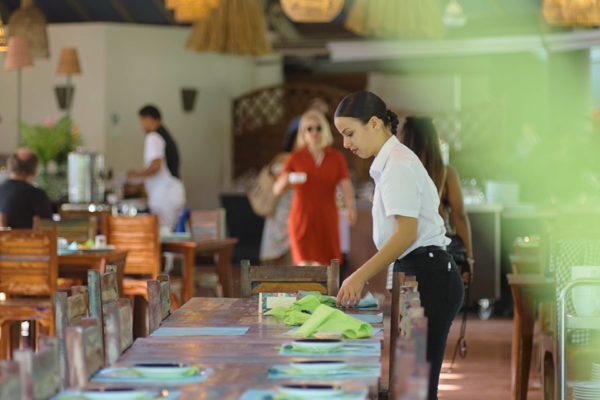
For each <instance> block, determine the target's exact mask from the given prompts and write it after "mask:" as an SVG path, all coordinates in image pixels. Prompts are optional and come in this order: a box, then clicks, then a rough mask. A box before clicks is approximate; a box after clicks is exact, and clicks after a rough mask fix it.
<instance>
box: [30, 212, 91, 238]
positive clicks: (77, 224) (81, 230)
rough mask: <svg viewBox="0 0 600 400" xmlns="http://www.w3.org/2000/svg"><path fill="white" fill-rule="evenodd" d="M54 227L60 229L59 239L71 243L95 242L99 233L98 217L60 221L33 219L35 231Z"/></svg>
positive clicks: (36, 217)
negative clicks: (61, 238)
mask: <svg viewBox="0 0 600 400" xmlns="http://www.w3.org/2000/svg"><path fill="white" fill-rule="evenodd" d="M53 226H56V227H57V229H58V237H63V238H65V239H67V241H68V242H69V243H71V242H77V243H84V242H86V241H88V240H94V239H95V237H96V233H97V232H98V221H97V219H96V217H88V218H71V219H68V218H65V219H61V220H60V221H54V220H52V219H40V217H38V216H35V217H33V229H50V228H51V227H53Z"/></svg>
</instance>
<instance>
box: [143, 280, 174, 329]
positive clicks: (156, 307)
mask: <svg viewBox="0 0 600 400" xmlns="http://www.w3.org/2000/svg"><path fill="white" fill-rule="evenodd" d="M147 285H148V321H149V329H148V331H149V332H148V333H149V334H152V332H154V331H155V330H157V329H158V327H159V326H160V324H161V323H162V322H163V321H164V320H165V319H166V318H167V317H168V316H169V314H170V313H171V290H170V287H169V275H165V274H161V275H158V277H157V279H156V280H149V281H148V282H147Z"/></svg>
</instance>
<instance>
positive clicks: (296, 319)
mask: <svg viewBox="0 0 600 400" xmlns="http://www.w3.org/2000/svg"><path fill="white" fill-rule="evenodd" d="M320 305H321V303H320V302H319V300H318V299H317V298H316V297H315V296H312V295H310V296H306V297H303V298H301V299H300V300H298V301H295V302H294V304H292V305H291V306H290V307H289V308H286V307H275V308H273V309H272V310H270V311H267V312H266V313H265V315H273V316H275V317H277V318H285V320H284V321H283V322H284V323H285V324H286V325H294V326H296V325H302V324H303V323H305V322H306V321H307V320H308V319H309V318H310V314H306V313H303V312H302V311H310V312H311V313H313V312H314V311H315V310H316V309H317V307H319V306H320Z"/></svg>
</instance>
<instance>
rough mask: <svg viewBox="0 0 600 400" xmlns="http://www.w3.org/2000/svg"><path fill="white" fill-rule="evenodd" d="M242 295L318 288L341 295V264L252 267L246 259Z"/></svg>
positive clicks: (243, 269)
mask: <svg viewBox="0 0 600 400" xmlns="http://www.w3.org/2000/svg"><path fill="white" fill-rule="evenodd" d="M241 286H242V298H250V297H253V296H258V294H259V293H261V292H274V293H296V292H298V291H299V290H305V291H315V292H319V293H321V294H326V295H329V296H337V293H338V291H339V289H340V263H339V261H338V260H332V261H331V264H330V265H326V266H311V267H308V266H269V265H260V266H250V261H247V260H244V261H242V282H241Z"/></svg>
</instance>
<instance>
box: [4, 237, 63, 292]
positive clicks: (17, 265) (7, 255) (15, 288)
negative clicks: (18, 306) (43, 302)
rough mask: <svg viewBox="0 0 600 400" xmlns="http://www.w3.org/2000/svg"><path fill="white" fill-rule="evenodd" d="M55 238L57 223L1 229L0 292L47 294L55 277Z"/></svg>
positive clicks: (54, 288) (56, 262) (53, 285)
mask: <svg viewBox="0 0 600 400" xmlns="http://www.w3.org/2000/svg"><path fill="white" fill-rule="evenodd" d="M56 240H57V236H56V227H52V229H50V230H47V231H46V230H31V229H8V230H0V292H3V293H5V294H6V296H7V297H11V296H39V297H41V296H48V298H50V296H51V295H52V293H54V292H56V280H57V277H58V255H57V253H56V246H57V244H56Z"/></svg>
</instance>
